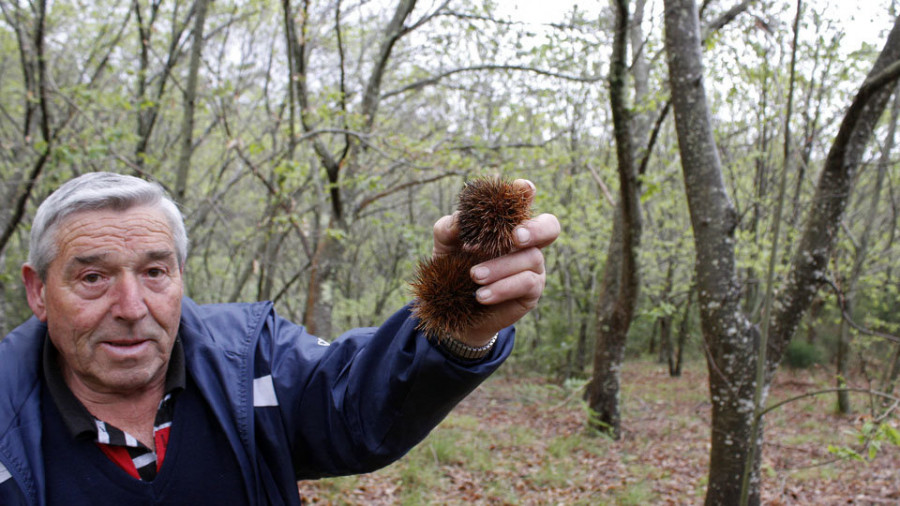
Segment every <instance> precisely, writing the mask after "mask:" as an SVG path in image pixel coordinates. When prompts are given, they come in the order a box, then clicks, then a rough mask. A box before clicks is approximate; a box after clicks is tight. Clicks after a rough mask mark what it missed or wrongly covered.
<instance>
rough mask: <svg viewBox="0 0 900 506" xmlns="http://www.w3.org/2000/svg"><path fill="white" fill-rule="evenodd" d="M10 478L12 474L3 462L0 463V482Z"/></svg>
mask: <svg viewBox="0 0 900 506" xmlns="http://www.w3.org/2000/svg"><path fill="white" fill-rule="evenodd" d="M10 478H12V474H10V472H9V469H7V468H6V466H4V465H3V464H0V483H3V482H4V481H6V480H8V479H10Z"/></svg>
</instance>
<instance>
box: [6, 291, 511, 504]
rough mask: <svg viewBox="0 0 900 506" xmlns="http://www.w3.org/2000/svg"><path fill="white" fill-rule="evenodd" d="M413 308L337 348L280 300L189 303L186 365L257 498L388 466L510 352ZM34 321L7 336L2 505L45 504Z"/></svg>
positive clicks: (38, 340)
mask: <svg viewBox="0 0 900 506" xmlns="http://www.w3.org/2000/svg"><path fill="white" fill-rule="evenodd" d="M416 323H417V322H416V320H415V319H414V318H413V317H411V316H410V313H409V308H408V307H407V308H404V309H402V310H400V311H398V312H397V313H396V314H394V315H393V316H392V317H391V318H390V319H388V320H387V321H386V322H385V323H384V324H383V325H382V326H381V327H378V328H367V329H356V330H353V331H350V332H348V333H346V334H344V335H343V336H341V337H340V338H338V339H337V340H335V341H334V342H333V343H331V344H330V345H329V344H328V343H327V342H325V341H323V340H320V339H317V338H315V337H313V336H311V335H310V334H308V333H307V332H306V331H305V330H304V328H303V327H302V326H298V325H295V324H293V323H290V322H288V321H287V320H284V319H282V318H280V317H278V316H277V315H276V314H275V312H274V310H273V308H272V304H271V303H267V302H263V303H253V304H220V305H208V306H199V305H197V304H195V303H194V302H193V301H191V300H190V299H187V298H186V299H184V301H183V303H182V318H181V327H180V337H179V338H180V339H181V340H182V342H183V345H184V351H185V362H186V367H187V369H188V371H189V372H190V374H191V375H192V376H193V378H194V380H195V381H196V383H197V385H198V387H199V389H200V391H201V393H202V395H203V397H204V398H205V399H206V401H207V402H208V403H209V406H210V407H211V410H212V411H213V412H214V413H215V416H216V418H217V419H218V421H219V423H220V424H221V425H222V427H223V428H224V431H225V434H226V437H227V438H228V440H229V442H230V443H231V446H232V447H233V449H234V452H235V454H236V455H237V459H238V462H239V464H240V466H241V472H242V475H243V476H242V478H243V480H244V484H245V485H246V488H247V492H248V495H249V499H250V502H251V503H252V504H260V505H263V504H299V499H298V498H297V485H296V481H297V480H298V479H308V478H317V477H324V476H336V475H342V474H354V473H363V472H368V471H372V470H375V469H378V468H380V467H383V466H385V465H387V464H389V463H391V462H393V461H394V460H396V459H398V458H400V457H401V456H403V455H404V454H405V453H406V452H407V451H409V449H410V448H412V447H413V446H414V445H415V444H417V443H418V442H420V441H421V440H422V439H423V438H424V437H425V436H426V435H427V434H428V432H429V431H430V430H431V429H432V428H434V427H435V426H436V425H437V424H438V423H439V422H440V421H441V420H442V419H443V418H444V417H445V416H446V415H447V413H449V412H450V410H451V409H452V408H453V407H454V406H455V405H456V403H458V402H459V401H460V400H462V398H463V397H465V396H466V395H467V394H468V393H469V392H471V391H472V390H473V389H474V388H475V387H476V386H478V384H479V383H480V382H481V381H483V380H484V379H485V378H487V376H488V375H490V374H491V373H492V372H493V371H494V370H495V369H496V368H497V367H499V365H500V363H502V362H503V360H505V359H506V357H508V356H509V354H510V353H511V351H512V346H513V334H514V332H513V330H512V329H507V330H504V331H503V332H501V335H500V339H499V340H498V342H497V345H496V347H495V348H494V350H493V352H492V354H491V355H489V356H488V357H486V358H485V359H484V360H481V361H478V362H477V363H472V364H466V363H460V362H457V361H454V360H451V359H448V358H447V357H446V356H445V355H444V354H443V353H442V352H441V351H440V350H438V349H437V348H435V347H434V346H432V345H431V344H430V343H429V342H427V341H426V340H425V339H424V338H423V337H422V336H421V335H420V334H418V333H417V332H416V331H415V326H416ZM46 331H47V330H46V326H45V325H44V324H42V323H40V322H39V321H38V320H37V319H35V318H31V319H30V320H28V321H27V322H25V323H24V324H23V325H21V326H20V327H18V328H17V329H15V330H14V331H13V332H12V333H10V334H9V335H8V336H7V337H6V338H5V339H4V340H3V341H0V505H3V506H17V505H23V506H24V505H43V504H44V503H45V493H44V490H45V488H46V487H52V486H53V484H52V483H46V479H45V476H44V466H43V461H42V456H41V445H40V442H41V407H40V397H41V388H42V380H41V372H40V371H41V351H42V346H43V342H44V336H45V335H46Z"/></svg>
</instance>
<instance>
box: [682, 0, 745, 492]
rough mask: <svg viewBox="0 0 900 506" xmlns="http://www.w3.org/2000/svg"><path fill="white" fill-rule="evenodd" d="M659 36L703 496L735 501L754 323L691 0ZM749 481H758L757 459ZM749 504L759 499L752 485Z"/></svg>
mask: <svg viewBox="0 0 900 506" xmlns="http://www.w3.org/2000/svg"><path fill="white" fill-rule="evenodd" d="M665 32H666V33H665V44H666V53H667V55H668V66H669V84H670V87H671V90H672V105H673V107H674V111H675V127H676V131H677V136H678V145H679V150H680V153H681V163H682V170H683V173H684V180H685V191H686V193H687V200H688V207H689V209H690V214H691V224H692V227H693V230H694V246H695V249H696V252H697V262H696V277H697V290H698V302H699V306H700V319H701V325H702V330H703V337H704V340H705V341H706V347H707V350H708V353H707V365H708V369H709V388H710V398H711V399H712V446H711V449H710V464H709V469H710V471H709V485H708V487H709V488H708V490H707V495H706V503H707V504H710V505H714V504H715V505H718V504H738V501H739V500H740V488H741V480H740V477H741V475H742V472H743V468H744V462H745V460H746V458H747V456H748V455H749V450H750V427H751V422H752V418H753V408H752V402H748V401H749V400H751V399H753V392H754V386H755V370H756V369H755V362H756V357H755V353H754V351H755V345H756V341H757V339H758V333H757V331H756V329H755V328H754V327H753V326H751V325H750V322H749V321H747V318H746V317H745V316H744V314H743V312H742V311H741V291H740V288H739V285H738V282H737V276H736V271H735V257H734V230H735V227H736V225H737V217H736V213H735V210H734V206H733V205H732V203H731V200H730V199H729V197H728V193H727V189H726V187H725V183H724V181H723V179H722V170H721V163H720V161H719V154H718V150H717V146H716V143H715V140H714V138H713V130H712V122H711V120H710V118H711V116H710V112H709V108H708V105H707V102H706V92H705V88H704V85H703V68H702V64H701V53H700V30H699V20H698V17H697V7H696V5H695V4H694V2H693V0H666V1H665ZM753 469H754V472H753V481H752V483H754V484H757V485H758V477H759V467H758V460H757V462H756V465H754V467H753ZM750 502H751V504H758V503H759V489H758V486H757V487H754V492H753V493H752V494H751V496H750Z"/></svg>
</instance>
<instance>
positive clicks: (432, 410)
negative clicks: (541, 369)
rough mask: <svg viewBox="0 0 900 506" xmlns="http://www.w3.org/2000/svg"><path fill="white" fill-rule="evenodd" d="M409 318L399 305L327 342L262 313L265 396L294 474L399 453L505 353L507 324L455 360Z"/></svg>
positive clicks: (364, 464)
mask: <svg viewBox="0 0 900 506" xmlns="http://www.w3.org/2000/svg"><path fill="white" fill-rule="evenodd" d="M416 323H417V321H416V320H415V319H414V318H413V317H412V316H411V315H410V312H409V308H408V307H406V308H404V309H402V310H400V311H399V312H397V313H396V314H394V315H393V316H392V317H391V318H390V319H388V321H386V322H385V323H384V324H383V325H382V326H381V327H378V328H368V329H356V330H353V331H351V332H348V333H346V334H344V335H342V336H341V337H340V338H338V339H336V340H335V341H334V342H333V343H331V344H328V343H326V342H324V341H322V340H320V339H317V338H315V337H313V336H311V335H309V334H308V333H307V332H306V331H305V329H304V328H303V327H301V326H298V325H295V324H292V323H290V322H288V321H287V320H284V319H281V318H279V317H277V316H271V317H270V318H269V320H268V321H267V325H266V327H267V328H266V329H264V331H263V333H262V335H261V336H260V341H259V349H258V352H257V362H260V361H262V362H263V363H264V364H263V366H262V367H263V368H265V367H266V366H267V367H268V369H269V371H268V373H269V375H270V376H271V387H270V388H271V390H273V392H274V396H275V398H276V399H273V400H271V401H270V402H269V404H277V406H278V409H279V411H280V417H281V422H282V424H283V430H284V431H285V434H286V438H287V442H288V445H289V447H290V448H291V453H292V458H293V467H294V471H295V474H296V477H297V478H298V479H301V478H303V479H306V478H316V477H322V476H336V475H344V474H354V473H363V472H369V471H373V470H375V469H378V468H380V467H383V466H385V465H387V464H390V463H391V462H393V461H395V460H397V459H398V458H400V457H402V456H403V455H404V454H406V452H408V451H409V450H410V449H411V448H412V447H413V446H415V445H416V444H417V443H419V442H420V441H421V440H422V439H424V438H425V436H426V435H427V434H428V433H429V432H430V431H431V429H433V428H434V427H435V426H436V425H437V424H438V423H440V421H441V420H442V419H443V418H444V417H445V416H446V415H447V414H448V413H449V412H450V410H451V409H453V407H454V406H455V405H456V404H457V403H458V402H459V401H460V400H462V399H463V398H464V397H465V396H466V395H468V394H469V393H470V392H471V391H472V390H474V389H475V387H477V386H478V385H479V384H480V383H481V382H482V381H483V380H484V379H486V378H487V377H488V376H489V375H490V374H491V373H492V372H493V371H495V370H496V369H497V368H498V367H499V366H500V364H501V363H502V362H503V361H504V360H505V359H506V358H507V357H508V356H509V354H510V353H511V352H512V347H513V339H514V331H513V329H512V328H509V329H505V330H504V331H502V332H501V333H500V337H499V339H498V341H497V344H496V346H495V347H494V350H493V351H492V353H491V354H490V355H489V356H487V357H485V359H483V360H480V361H477V362H474V363H462V362H459V361H455V360H453V359H450V358H448V357H447V356H445V355H444V354H443V352H441V351H439V350H438V349H437V348H436V347H434V346H433V345H432V344H431V343H429V342H428V341H427V340H426V339H425V338H424V337H423V336H422V335H421V334H419V333H418V332H417V331H416V330H415V326H416ZM256 369H257V374H264V373H265V372H266V371H260V366H259V365H257V367H256ZM254 403H255V404H256V403H257V401H256V400H255V401H254ZM263 404H265V402H263Z"/></svg>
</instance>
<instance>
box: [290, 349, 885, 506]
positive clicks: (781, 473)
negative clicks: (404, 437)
mask: <svg viewBox="0 0 900 506" xmlns="http://www.w3.org/2000/svg"><path fill="white" fill-rule="evenodd" d="M622 384H623V392H622V407H623V413H622V419H623V427H624V430H623V436H622V438H621V440H619V441H612V440H610V439H608V438H604V437H600V436H595V435H590V434H589V433H588V432H587V431H586V430H585V419H586V411H585V407H584V403H583V402H582V400H581V390H582V389H581V387H582V386H583V383H580V384H573V383H567V384H566V385H562V386H560V385H557V384H554V383H552V382H548V381H546V380H541V379H536V378H522V377H513V376H512V375H510V373H509V372H506V374H505V375H502V376H498V377H495V378H492V379H490V380H488V381H487V382H486V383H485V384H484V385H482V386H481V387H479V388H478V389H477V390H476V391H475V392H474V393H473V394H472V395H471V396H469V397H468V398H467V399H466V400H465V401H463V403H461V404H460V405H459V406H458V407H457V408H456V409H455V410H454V411H453V413H452V414H451V415H450V416H449V417H448V418H447V419H446V420H445V421H444V422H443V423H442V424H441V425H440V426H439V427H438V428H437V429H435V431H433V432H432V434H431V435H429V437H428V438H427V439H426V440H425V441H424V442H423V443H422V444H420V445H419V446H418V447H416V448H415V449H413V451H411V452H410V453H409V454H408V455H407V456H406V457H404V458H403V459H401V460H400V461H398V462H396V463H395V464H393V465H391V466H389V467H387V468H385V469H382V470H380V471H378V472H375V473H371V474H366V475H361V476H351V477H342V478H334V479H326V480H319V481H306V482H300V484H299V488H300V494H301V496H302V497H303V499H304V503H306V504H416V505H417V504H527V505H531V504H535V505H538V504H539V505H544V504H591V505H595V504H626V505H627V504H634V505H638V504H640V505H644V504H679V505H680V504H702V502H703V497H704V494H705V492H706V481H707V478H706V474H707V464H708V460H709V459H708V453H709V429H710V404H709V400H708V395H707V393H708V392H707V387H706V384H707V383H706V369H705V366H704V365H703V364H702V363H696V364H690V365H689V366H688V367H687V370H685V371H684V373H683V375H682V376H681V377H680V378H670V377H669V375H668V372H667V369H666V368H665V367H664V366H662V365H659V364H656V363H651V362H643V361H640V362H628V363H626V365H625V367H624V370H623V374H622ZM831 386H832V379H831V376H830V375H829V374H827V373H826V372H824V371H823V370H822V369H811V370H806V371H790V370H786V369H783V370H781V371H780V372H779V374H778V376H777V377H776V381H775V384H774V385H773V387H772V391H771V394H770V401H769V404H770V405H771V404H772V403H774V402H777V401H779V400H782V399H787V398H790V397H793V396H798V395H801V394H804V393H807V392H811V391H814V390H819V389H825V388H830V387H831ZM858 386H864V385H858ZM853 401H854V402H855V407H856V409H858V410H859V412H858V413H857V414H854V415H848V416H839V415H837V414H835V410H834V406H835V399H834V394H827V395H820V396H815V397H806V398H804V399H802V400H799V401H797V402H792V403H789V404H787V405H785V406H783V407H781V408H779V409H777V410H776V411H773V412H771V413H770V414H769V415H767V416H766V438H765V440H766V443H765V447H764V450H763V460H762V472H761V474H762V478H763V486H762V498H763V503H764V504H771V505H800V504H803V505H807V504H867V505H869V504H900V472H898V470H900V448H898V447H897V446H894V445H892V444H889V443H888V442H887V441H881V442H880V447H879V446H878V443H879V442H878V441H876V443H875V444H870V445H868V446H862V445H861V444H860V434H861V431H864V430H866V428H867V427H868V426H871V422H872V420H873V417H872V416H871V415H870V414H863V410H864V409H866V407H867V406H868V402H869V400H868V398H867V397H864V396H861V395H856V396H855V397H854V398H853ZM887 423H888V425H889V426H890V427H894V428H896V427H898V422H897V419H896V418H893V419H891V420H889V421H888V422H887ZM883 439H884V438H882V440H883ZM851 452H856V454H857V455H862V456H863V457H862V458H859V459H854V458H849V457H848V456H849V455H851Z"/></svg>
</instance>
